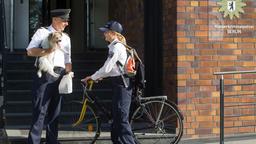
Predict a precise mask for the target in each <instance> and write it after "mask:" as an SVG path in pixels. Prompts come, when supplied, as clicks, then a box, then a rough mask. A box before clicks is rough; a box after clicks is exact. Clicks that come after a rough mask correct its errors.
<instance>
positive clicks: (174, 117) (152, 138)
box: [131, 100, 183, 144]
mask: <svg viewBox="0 0 256 144" xmlns="http://www.w3.org/2000/svg"><path fill="white" fill-rule="evenodd" d="M182 121H183V117H182V115H181V113H180V112H179V111H178V110H177V108H176V105H174V104H172V103H170V102H168V101H161V100H150V101H147V102H145V103H143V104H141V106H140V107H138V108H137V109H136V110H135V112H134V113H133V115H132V117H131V127H132V131H133V133H134V136H135V139H136V141H137V143H140V144H143V143H148V144H149V143H151V144H177V143H178V142H179V141H180V139H181V137H182V134H183V122H182Z"/></svg>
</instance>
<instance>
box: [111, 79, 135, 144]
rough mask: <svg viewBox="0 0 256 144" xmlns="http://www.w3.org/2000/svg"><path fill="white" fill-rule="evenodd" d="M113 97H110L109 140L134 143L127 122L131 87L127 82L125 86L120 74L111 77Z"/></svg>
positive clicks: (121, 143) (116, 143) (114, 142)
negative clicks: (110, 120) (110, 121)
mask: <svg viewBox="0 0 256 144" xmlns="http://www.w3.org/2000/svg"><path fill="white" fill-rule="evenodd" d="M111 81H112V87H113V97H112V115H113V123H112V130H111V140H112V142H113V144H135V142H134V138H133V133H132V130H131V126H130V123H129V110H130V105H131V97H132V89H131V84H130V82H129V79H128V78H126V81H127V82H128V84H129V87H128V88H125V86H124V83H123V80H122V78H121V76H118V77H112V78H111Z"/></svg>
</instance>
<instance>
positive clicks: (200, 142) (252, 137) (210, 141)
mask: <svg viewBox="0 0 256 144" xmlns="http://www.w3.org/2000/svg"><path fill="white" fill-rule="evenodd" d="M6 132H7V134H8V138H9V140H10V141H11V144H25V143H24V142H25V141H26V139H27V134H28V130H13V129H7V130H6ZM44 137H45V131H44V132H43V138H44ZM59 139H60V141H61V143H62V144H89V141H90V139H89V138H84V137H83V138H82V139H81V136H79V135H78V134H77V133H76V137H74V135H73V134H72V133H70V132H69V133H67V132H65V131H60V134H59ZM74 139H75V141H74ZM0 143H1V141H0ZM150 143H152V137H151V138H146V139H143V143H142V144H150ZM97 144H112V142H111V140H110V133H109V132H102V133H101V137H100V138H99V139H98V140H97ZM158 144H168V143H167V142H160V143H158ZM179 144H220V142H219V138H200V139H185V138H183V139H182V140H181V141H180V143H179ZM224 144H256V133H254V134H244V135H236V136H229V137H228V136H226V137H225V141H224Z"/></svg>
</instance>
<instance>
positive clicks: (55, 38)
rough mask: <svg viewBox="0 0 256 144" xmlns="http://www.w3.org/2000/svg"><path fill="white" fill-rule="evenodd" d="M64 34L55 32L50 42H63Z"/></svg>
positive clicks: (50, 37) (51, 35) (50, 36)
mask: <svg viewBox="0 0 256 144" xmlns="http://www.w3.org/2000/svg"><path fill="white" fill-rule="evenodd" d="M61 37H62V32H53V33H51V34H50V35H49V37H48V40H49V42H53V43H59V42H61Z"/></svg>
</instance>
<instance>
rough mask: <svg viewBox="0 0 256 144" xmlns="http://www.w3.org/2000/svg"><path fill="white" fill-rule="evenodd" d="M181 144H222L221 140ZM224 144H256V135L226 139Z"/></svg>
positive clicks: (181, 142)
mask: <svg viewBox="0 0 256 144" xmlns="http://www.w3.org/2000/svg"><path fill="white" fill-rule="evenodd" d="M179 144H220V141H219V138H209V139H207V138H204V139H186V140H184V139H183V140H181V141H180V143H179ZM224 144H256V134H247V135H238V136H230V137H225V140H224Z"/></svg>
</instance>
